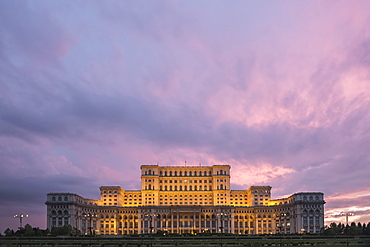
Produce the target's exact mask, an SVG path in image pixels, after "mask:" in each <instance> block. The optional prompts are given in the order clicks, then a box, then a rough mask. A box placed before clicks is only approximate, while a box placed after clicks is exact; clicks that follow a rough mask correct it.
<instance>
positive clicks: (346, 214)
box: [340, 212, 354, 247]
mask: <svg viewBox="0 0 370 247" xmlns="http://www.w3.org/2000/svg"><path fill="white" fill-rule="evenodd" d="M340 215H343V216H346V228H347V247H348V229H349V228H348V227H349V226H348V216H353V215H354V214H353V213H343V212H342V213H341V214H340Z"/></svg>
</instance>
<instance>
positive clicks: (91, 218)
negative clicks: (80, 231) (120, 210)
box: [83, 213, 98, 235]
mask: <svg viewBox="0 0 370 247" xmlns="http://www.w3.org/2000/svg"><path fill="white" fill-rule="evenodd" d="M83 216H84V217H85V219H89V220H90V227H89V230H90V235H93V227H92V220H93V219H95V218H96V217H98V215H97V214H90V213H88V214H84V215H83Z"/></svg>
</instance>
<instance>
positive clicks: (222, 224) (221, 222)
mask: <svg viewBox="0 0 370 247" xmlns="http://www.w3.org/2000/svg"><path fill="white" fill-rule="evenodd" d="M218 215H219V216H220V224H221V226H220V227H219V228H220V231H221V233H223V229H224V221H223V218H224V217H225V218H227V213H224V212H221V213H219V214H218Z"/></svg>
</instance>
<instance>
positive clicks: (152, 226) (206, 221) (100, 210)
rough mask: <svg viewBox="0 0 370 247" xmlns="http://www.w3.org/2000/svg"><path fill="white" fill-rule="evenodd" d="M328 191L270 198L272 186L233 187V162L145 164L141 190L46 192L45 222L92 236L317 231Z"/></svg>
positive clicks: (111, 187)
mask: <svg viewBox="0 0 370 247" xmlns="http://www.w3.org/2000/svg"><path fill="white" fill-rule="evenodd" d="M324 204H325V201H324V194H323V193H321V192H299V193H295V194H293V195H291V196H289V197H287V198H282V199H276V200H271V187H270V186H251V187H250V188H248V189H247V190H231V189H230V166H229V165H213V166H205V167H203V166H199V167H186V166H185V167H183V166H182V167H178V166H167V167H163V166H158V165H143V166H141V190H137V191H133V190H123V189H122V188H121V187H119V186H102V187H100V199H99V200H93V199H86V198H83V197H81V196H79V195H77V194H72V193H49V194H48V195H47V201H46V205H47V226H48V228H51V227H53V226H56V227H59V226H63V225H71V226H73V227H76V228H77V229H79V230H80V231H81V232H83V233H86V234H89V233H93V234H107V235H108V234H109V235H112V234H114V235H116V234H118V235H120V234H141V233H155V232H158V231H164V232H169V233H196V232H213V233H216V232H223V233H226V232H227V233H235V234H275V233H285V234H289V233H302V232H309V233H318V232H320V229H321V228H322V227H323V226H324Z"/></svg>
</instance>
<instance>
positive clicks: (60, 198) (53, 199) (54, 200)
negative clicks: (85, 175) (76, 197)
mask: <svg viewBox="0 0 370 247" xmlns="http://www.w3.org/2000/svg"><path fill="white" fill-rule="evenodd" d="M51 201H53V202H56V201H57V200H56V197H55V196H53V197H52V198H51ZM61 201H62V197H61V196H58V202H61ZM64 201H65V202H68V197H67V196H65V197H64Z"/></svg>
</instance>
